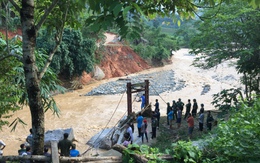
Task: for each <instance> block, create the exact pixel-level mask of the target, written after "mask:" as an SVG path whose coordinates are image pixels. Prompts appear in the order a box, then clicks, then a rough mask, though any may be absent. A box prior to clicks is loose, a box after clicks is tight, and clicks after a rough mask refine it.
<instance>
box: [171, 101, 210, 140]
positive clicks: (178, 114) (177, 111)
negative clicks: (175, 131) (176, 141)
mask: <svg viewBox="0 0 260 163" xmlns="http://www.w3.org/2000/svg"><path fill="white" fill-rule="evenodd" d="M184 106H185V107H186V111H185V114H184V118H183V120H186V121H187V123H188V128H189V129H188V132H189V137H190V138H191V136H192V132H193V129H194V118H196V116H197V114H198V115H199V117H198V120H199V130H200V131H203V128H204V104H201V105H200V110H199V112H197V110H198V104H197V101H196V99H193V104H191V100H190V99H188V102H187V104H186V105H184V103H183V102H182V101H181V99H180V98H179V99H178V101H177V102H175V101H174V100H173V102H172V105H170V103H169V102H168V103H167V112H166V114H167V124H168V125H170V129H172V128H173V127H172V125H173V121H174V119H175V118H176V123H177V128H180V125H181V121H182V112H183V108H184ZM191 107H192V110H191ZM213 122H214V118H213V116H212V115H211V112H210V111H208V115H207V119H206V123H207V129H208V130H209V131H210V130H211V128H212V123H213Z"/></svg>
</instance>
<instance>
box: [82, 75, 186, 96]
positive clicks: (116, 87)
mask: <svg viewBox="0 0 260 163" xmlns="http://www.w3.org/2000/svg"><path fill="white" fill-rule="evenodd" d="M127 79H128V80H117V81H111V82H108V83H105V84H102V85H100V86H99V87H97V88H94V89H92V90H91V91H90V92H88V93H87V94H85V96H93V95H112V94H122V93H124V92H126V85H127V83H128V82H131V83H132V84H135V83H142V82H144V81H145V80H149V82H150V84H149V95H159V94H161V93H163V92H171V91H176V90H181V89H182V88H183V87H184V86H185V81H182V80H179V79H175V78H174V71H173V70H167V71H160V72H155V73H149V74H141V75H136V76H132V77H131V76H128V77H127Z"/></svg>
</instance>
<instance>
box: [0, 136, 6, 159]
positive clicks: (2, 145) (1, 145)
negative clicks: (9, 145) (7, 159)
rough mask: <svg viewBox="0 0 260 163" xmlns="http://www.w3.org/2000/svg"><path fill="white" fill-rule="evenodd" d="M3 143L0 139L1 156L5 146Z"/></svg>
mask: <svg viewBox="0 0 260 163" xmlns="http://www.w3.org/2000/svg"><path fill="white" fill-rule="evenodd" d="M5 146H6V145H5V143H4V142H3V141H2V140H0V156H2V155H3V153H4V152H3V150H4V148H5Z"/></svg>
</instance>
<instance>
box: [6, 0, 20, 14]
mask: <svg viewBox="0 0 260 163" xmlns="http://www.w3.org/2000/svg"><path fill="white" fill-rule="evenodd" d="M9 2H10V3H11V4H12V5H13V6H14V8H15V9H16V10H17V11H18V12H20V10H21V9H20V7H19V6H18V5H17V3H15V2H14V1H13V0H9Z"/></svg>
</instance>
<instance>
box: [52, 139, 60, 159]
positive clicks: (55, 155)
mask: <svg viewBox="0 0 260 163" xmlns="http://www.w3.org/2000/svg"><path fill="white" fill-rule="evenodd" d="M51 159H52V162H55V163H59V162H60V160H59V149H58V142H56V141H51Z"/></svg>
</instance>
